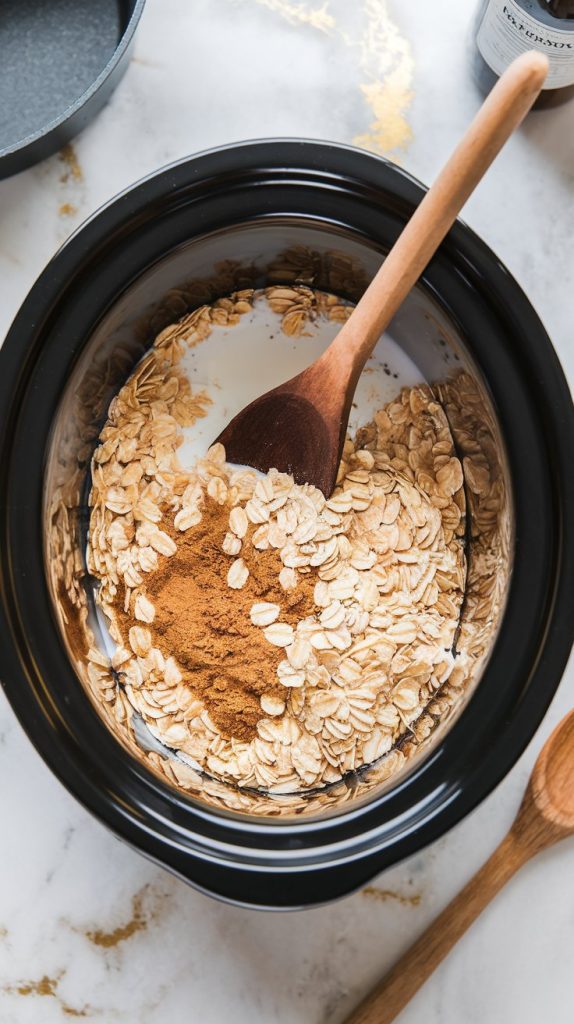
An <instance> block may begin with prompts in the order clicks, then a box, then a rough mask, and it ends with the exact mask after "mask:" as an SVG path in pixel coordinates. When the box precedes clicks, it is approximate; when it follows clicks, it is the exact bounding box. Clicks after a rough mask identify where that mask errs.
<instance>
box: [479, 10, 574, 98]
mask: <svg viewBox="0 0 574 1024" xmlns="http://www.w3.org/2000/svg"><path fill="white" fill-rule="evenodd" d="M476 44H477V46H478V49H479V51H480V53H481V54H482V56H483V57H484V60H485V61H486V63H487V64H488V65H489V66H490V67H491V68H492V70H493V71H494V73H495V74H496V75H501V74H502V72H503V71H504V70H505V68H507V67H508V65H509V64H510V63H511V61H513V60H514V58H515V57H519V56H520V54H521V53H525V52H526V51H527V50H538V51H539V52H540V53H545V54H546V56H547V57H548V61H549V64H550V68H549V71H548V77H547V79H546V82H545V83H544V88H545V89H562V88H563V87H564V86H567V85H574V31H573V30H572V28H570V29H562V28H550V26H548V25H545V24H543V23H542V22H540V21H538V20H537V19H536V18H533V17H532V16H531V15H530V14H527V13H526V11H523V10H522V8H521V7H519V5H518V4H517V3H516V0H489V3H488V6H487V8H486V12H485V15H484V18H483V19H482V23H481V26H480V28H479V30H478V34H477V37H476Z"/></svg>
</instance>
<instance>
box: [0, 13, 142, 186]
mask: <svg viewBox="0 0 574 1024" xmlns="http://www.w3.org/2000/svg"><path fill="white" fill-rule="evenodd" d="M144 3H145V0H127V2H123V0H98V3H97V4H94V3H93V0H52V2H50V3H45V0H17V2H13V3H9V4H7V5H5V6H4V7H3V11H2V16H1V17H0V52H1V53H2V60H1V61H0V96H1V97H2V104H1V106H0V178H6V177H8V176H9V175H11V174H16V173H17V172H18V171H22V170H24V168H26V167H30V166H31V165H32V164H35V163H37V162H38V161H39V160H43V159H44V158H45V157H47V156H50V155H51V154H52V153H55V152H57V150H59V149H61V148H62V147H63V146H64V145H65V144H66V143H67V142H69V141H70V139H72V138H73V137H74V136H75V135H77V134H78V132H79V131H81V130H82V128H85V126H86V125H87V124H88V123H89V122H90V121H91V120H92V118H93V117H94V116H95V114H97V113H98V112H99V111H100V110H101V108H102V107H103V106H104V104H105V103H106V102H107V100H108V99H109V98H110V96H111V94H112V92H113V90H114V89H115V87H116V85H117V84H118V82H119V80H120V78H121V77H122V75H123V73H124V72H125V70H126V69H127V66H128V64H129V60H130V54H131V46H132V43H133V36H134V32H135V29H136V26H137V24H138V21H139V19H140V16H141V12H142V10H143V6H144Z"/></svg>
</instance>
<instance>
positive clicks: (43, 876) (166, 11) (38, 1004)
mask: <svg viewBox="0 0 574 1024" xmlns="http://www.w3.org/2000/svg"><path fill="white" fill-rule="evenodd" d="M473 8H474V4H473V2H472V0H464V2H461V3H457V4H455V3H452V0H434V2H433V3H432V4H431V3H423V2H422V0H402V2H399V0H394V2H393V0H388V3H386V2H385V0H357V2H356V3H350V2H349V0H194V3H189V0H148V4H147V8H146V10H145V12H144V16H143V19H142V23H141V27H140V31H139V33H138V36H137V43H136V49H135V56H134V58H133V61H132V64H131V66H130V68H129V70H128V73H127V76H126V78H125V79H124V80H123V81H122V83H121V84H120V86H119V88H118V90H117V92H116V94H115V95H114V97H113V99H112V101H111V102H110V104H109V106H108V107H107V108H106V109H105V110H104V111H103V113H102V114H101V115H100V116H99V117H98V118H97V120H96V121H95V122H94V123H93V124H92V125H91V126H90V127H89V128H88V129H87V130H86V131H85V132H84V133H83V135H82V136H81V137H80V138H78V139H77V140H76V141H75V142H74V144H73V148H71V149H68V150H66V151H65V153H63V154H60V155H59V156H55V157H53V158H52V159H50V160H47V161H45V162H44V163H42V164H41V165H39V166H37V167H36V168H33V169H31V170H29V171H27V172H26V173H24V174H21V175H19V176H17V177H15V178H12V179H10V180H7V181H3V182H0V336H3V335H4V333H5V330H6V329H7V327H8V325H9V323H10V321H11V319H12V318H13V316H14V314H15V313H16V310H17V309H18V306H19V304H20V302H21V301H22V299H23V298H24V296H25V294H26V292H27V291H28V289H29V288H30V286H31V284H32V282H33V281H34V279H35V278H36V276H37V275H38V274H39V273H40V271H41V270H42V268H43V266H44V265H45V263H46V261H47V260H48V259H49V257H50V256H51V255H52V254H53V252H54V251H55V250H56V249H57V247H58V246H59V245H60V244H61V243H62V242H63V241H64V240H65V239H66V238H67V236H68V235H69V234H70V233H71V232H72V231H73V230H74V229H75V228H76V227H77V226H78V225H79V224H80V223H81V222H82V221H83V220H84V219H85V218H86V217H88V216H89V215H90V214H91V213H92V212H93V211H94V210H96V209H97V207H98V206H100V205H101V204H102V203H104V202H105V201H107V200H108V199H109V198H111V197H112V196H113V195H114V194H115V193H117V192H118V191H120V190H121V189H123V188H125V187H126V186H128V185H129V184H131V182H133V181H135V180H136V179H138V178H140V177H142V176H143V175H145V174H148V173H150V172H152V171H154V170H155V169H157V168H158V167H160V166H161V165H162V164H165V163H167V162H169V161H171V160H174V159H177V158H179V157H183V156H185V155H187V154H189V153H192V152H194V151H197V150H201V149H204V148H206V147H210V146H214V145H219V144H223V143H227V142H230V141H234V140H240V139H245V138H253V137H260V136H270V135H275V136H277V135H297V136H307V137H316V138H327V139H334V140H338V141H342V142H353V141H354V142H355V143H357V144H358V145H361V146H364V147H365V148H370V149H373V150H374V151H376V152H379V153H384V154H386V155H388V156H389V157H390V158H391V159H393V160H396V161H398V162H400V163H401V164H402V165H403V166H404V167H406V168H407V169H408V170H409V171H411V172H412V173H414V174H415V175H417V176H418V177H420V178H421V179H423V180H424V181H430V180H431V179H432V177H433V175H434V174H435V173H436V171H437V170H438V168H439V166H440V164H441V162H442V161H443V160H444V158H445V156H446V155H447V153H448V152H449V149H450V147H451V146H452V144H453V143H454V141H455V139H456V138H457V136H458V134H459V133H460V132H461V130H462V129H463V127H464V126H465V125H466V123H467V122H468V120H469V118H470V117H471V115H472V113H473V111H474V110H475V109H476V107H477V104H478V97H477V93H476V91H475V88H474V86H473V84H472V82H471V79H470V71H469V65H468V60H467V55H466V48H467V34H468V24H469V20H470V18H471V17H472V13H473ZM573 200H574V103H571V104H570V105H569V106H566V107H564V108H562V109H558V110H555V111H549V112H545V113H542V114H534V115H531V116H530V118H529V119H528V121H527V123H526V125H525V126H524V127H523V129H522V130H521V131H520V133H519V134H518V135H517V136H516V137H515V138H514V139H513V140H512V141H511V143H510V144H509V145H508V147H507V149H506V150H505V151H504V153H503V154H502V155H501V157H500V158H499V160H498V161H497V163H496V166H495V168H494V169H493V170H492V172H491V174H490V175H489V177H488V179H487V180H486V181H485V182H484V183H483V185H481V187H480V188H479V190H478V192H477V194H476V195H475V196H474V197H473V198H472V200H471V201H470V202H469V203H468V207H467V209H466V210H465V219H466V220H467V221H468V222H469V223H470V224H471V225H472V227H473V228H474V229H475V230H477V231H478V232H479V233H480V234H481V235H482V236H483V238H485V240H486V241H487V242H488V243H489V244H490V245H491V246H492V247H493V249H494V250H495V251H496V252H497V253H498V254H499V256H500V257H501V258H502V260H503V261H504V262H505V263H506V264H507V266H508V267H509V269H510V270H511V271H512V272H513V273H514V274H515V275H516V277H517V278H518V280H519V281H520V283H521V284H522V286H523V287H524V289H525V290H526V292H527V294H528V295H529V296H530V298H531V299H532V301H533V303H534V305H535V307H536V308H537V310H538V311H539V313H540V315H541V317H542V319H543V320H544V322H545V324H546V326H547V328H548V331H549V333H550V335H551V337H552V338H553V341H554V344H555V346H556V348H557V350H558V353H559V355H560V358H561V360H562V362H563V365H564V367H565V369H566V371H567V373H568V374H569V376H570V380H574V343H573V340H572V326H571V323H572V294H573V293H574V258H573V242H572V239H573V238H574V201H573ZM573 681H574V665H573V664H572V662H571V663H570V666H569V669H568V671H567V673H566V676H565V678H564V681H563V683H562V685H561V688H560V690H559V692H558V695H557V697H556V699H555V700H554V703H553V705H552V707H551V710H550V712H549V714H548V716H547V718H546V719H545V721H544V724H543V726H542V728H541V729H540V731H539V733H538V735H537V736H536V738H535V740H534V741H533V743H532V744H531V746H530V748H529V749H528V751H527V752H526V753H525V754H524V756H523V757H522V758H521V760H520V761H519V763H518V764H517V765H516V767H515V768H514V770H513V771H512V772H511V774H510V775H509V776H508V778H507V779H506V780H505V782H504V783H503V784H502V785H501V786H500V787H499V788H498V790H497V791H496V792H495V793H493V794H492V795H491V796H490V797H489V798H488V799H487V800H486V801H485V802H484V803H483V804H482V806H481V807H480V808H479V809H478V810H477V811H475V812H474V813H473V814H472V815H471V816H470V817H468V818H467V819H466V820H465V821H464V822H462V823H461V824H460V825H459V826H458V827H457V828H455V829H454V830H453V831H452V832H451V833H450V834H449V835H447V836H445V837H444V838H443V839H441V840H440V841H439V842H437V843H435V844H434V846H432V847H430V848H429V849H427V850H425V851H424V852H423V853H422V854H420V855H418V856H416V857H414V858H413V859H411V860H409V861H407V862H406V863H403V864H402V865H400V866H399V867H396V868H395V869H394V870H392V871H389V872H387V873H386V874H385V875H384V876H382V877H380V878H378V879H375V881H374V882H373V885H372V886H371V887H370V888H369V889H367V890H365V891H364V892H362V893H358V894H356V895H354V896H352V897H350V898H348V899H345V900H343V901H342V902H340V903H338V904H336V905H333V906H328V907H325V908H322V909H318V910H312V911H306V912H303V913H295V914H290V915H277V914H275V915H273V914H268V913H263V914H262V913H256V912H251V911H247V910H240V909H236V908H233V907H228V906H224V905H221V904H219V903H217V902H215V901H214V900H210V899H208V898H206V897H205V896H202V895H200V894H199V893H196V892H194V891H193V890H192V889H191V888H188V887H186V886H185V885H184V884H182V883H181V882H179V881H177V880H175V879H173V878H171V877H170V876H168V875H167V874H166V873H164V872H163V871H162V870H160V869H159V868H156V867H154V866H152V865H150V864H149V863H147V862H146V861H145V860H144V859H143V858H142V857H140V856H138V855H137V854H136V853H134V852H132V851H131V850H129V849H128V848H127V847H125V846H123V845H122V844H121V843H120V842H118V841H117V840H116V839H115V838H114V837H113V836H111V835H110V834H108V833H107V832H106V831H105V829H104V828H103V827H102V826H101V825H99V824H98V823H97V822H96V821H94V820H93V819H92V818H91V817H90V816H89V815H88V814H87V813H86V812H85V811H84V810H83V809H82V808H81V807H79V806H78V805H77V804H76V803H75V801H74V800H73V799H72V797H70V796H69V795H68V794H67V793H66V792H65V791H64V789H63V788H62V787H61V786H60V785H59V783H58V782H56V780H55V779H54V778H53V777H52V776H51V774H50V772H49V771H48V770H47V768H46V767H45V766H44V764H43V763H42V762H41V760H40V758H39V757H38V755H37V754H36V753H35V751H34V750H33V748H32V746H31V745H30V743H29V742H28V740H27V739H26V737H25V736H24V734H23V733H22V730H21V729H20V726H19V725H18V723H17V721H16V719H15V717H14V715H13V713H12V712H11V710H10V708H9V707H8V705H7V703H6V701H5V699H4V697H3V695H0V780H1V782H0V817H1V820H2V828H1V830H0V869H1V870H0V1021H1V1022H2V1024H63V1022H65V1021H69V1020H70V1019H72V1018H73V1017H80V1018H83V1019H86V1020H92V1019H93V1020H94V1021H102V1022H104V1024H108V1022H110V1024H113V1022H116V1021H117V1022H122V1024H164V1022H167V1021H170V1020H177V1019H182V1017H183V1019H185V1020H189V1021H201V1022H202V1024H223V1022H224V1021H227V1020H229V1019H233V1020H234V1021H235V1022H236V1024H331V1022H332V1024H336V1022H337V1021H338V1020H342V1018H343V1017H344V1015H345V1011H348V1010H350V1008H351V1007H352V1006H353V1005H354V1003H355V1002H356V1001H357V999H358V998H359V997H360V996H361V995H362V994H363V993H364V991H365V990H366V989H367V988H368V987H369V986H370V985H371V984H372V983H373V982H374V980H375V979H376V978H377V977H378V976H379V975H380V974H381V973H382V972H383V971H384V970H385V969H386V968H387V967H388V966H389V965H390V964H391V963H392V962H393V961H394V960H395V958H396V957H397V955H398V954H400V953H401V952H402V951H403V950H404V949H405V948H406V947H407V946H408V944H409V943H410V942H412V941H413V940H414V939H415V938H416V937H417V936H418V935H419V933H420V932H421V930H422V929H423V928H424V927H425V926H426V925H427V924H428V923H429V922H430V921H431V919H432V918H433V916H434V915H435V914H436V913H437V912H438V911H439V910H440V909H441V908H442V907H443V906H444V905H445V904H446V902H447V901H448V900H449V899H450V897H451V896H453V895H454V893H455V892H456V891H457V889H458V888H459V887H460V886H461V885H462V884H463V883H464V882H465V881H466V880H467V879H468V878H469V877H470V875H471V874H472V873H473V872H474V871H475V870H476V868H477V867H478V866H479V865H480V863H481V862H482V861H483V859H485V858H486V857H487V855H488V854H489V853H490V852H491V850H492V849H493V848H494V846H495V845H496V843H497V842H498V841H499V839H500V838H501V837H502V835H503V834H504V832H505V830H506V829H507V827H508V825H509V824H510V822H511V819H512V817H513V814H514V812H515V809H516V807H517V804H518V802H519V799H520V796H521V792H522V790H523V787H524V785H525V782H526V779H527V776H528V773H529V770H530V767H531V765H532V763H533V761H534V758H535V756H536V754H537V752H538V750H539V749H540V746H541V744H542V741H543V740H544V739H545V737H546V736H547V734H548V733H549V732H550V729H551V728H552V726H553V725H554V724H555V723H556V722H557V721H558V720H559V718H560V717H561V716H562V715H563V714H564V713H565V712H566V711H567V710H568V709H569V708H570V707H571V705H572V703H573V695H572V692H571V691H572V682H573ZM573 869H574V843H570V844H567V843H564V844H563V846H562V847H557V848H555V849H554V850H552V851H550V852H548V853H547V854H544V855H543V856H540V857H539V858H538V860H537V861H536V862H534V863H532V864H530V865H529V866H528V867H526V868H525V869H524V870H523V872H522V874H521V875H520V876H519V877H517V878H516V879H515V880H514V881H513V882H512V883H510V884H509V885H508V887H507V889H506V890H505V891H504V892H503V893H502V894H501V895H500V896H499V898H498V899H497V901H496V902H495V903H494V904H493V905H492V906H491V907H490V908H489V909H488V911H487V912H486V913H485V914H484V915H483V917H482V918H481V920H479V921H478V923H477V924H476V925H475V927H473V929H472V931H471V932H470V933H469V934H468V935H467V936H466V937H465V938H464V939H463V940H462V941H461V942H460V943H459V945H458V947H457V948H456V949H455V951H454V952H453V953H452V955H451V956H450V957H449V959H448V961H447V962H446V963H445V964H444V965H443V966H442V968H441V969H440V970H439V971H437V973H436V974H435V975H434V977H433V978H432V979H431V980H430V982H429V983H428V984H427V985H426V987H425V988H424V990H423V991H422V992H420V993H419V995H418V996H417V997H416V998H415V1000H414V1001H413V1002H412V1004H411V1005H410V1006H409V1007H408V1009H407V1010H406V1011H405V1013H404V1015H403V1017H401V1020H402V1021H404V1024H433V1022H437V1024H438V1022H441V1024H474V1022H485V1021H488V1024H503V1022H504V1024H508V1022H513V1024H514V1022H520V1024H535V1022H538V1021H539V1020H552V1021H553V1022H554V1024H566V1022H571V1021H572V1019H573V1017H574V994H573V991H572V949H573V947H574V883H573V877H574V871H573Z"/></svg>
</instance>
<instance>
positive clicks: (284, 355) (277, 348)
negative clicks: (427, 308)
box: [178, 300, 423, 469]
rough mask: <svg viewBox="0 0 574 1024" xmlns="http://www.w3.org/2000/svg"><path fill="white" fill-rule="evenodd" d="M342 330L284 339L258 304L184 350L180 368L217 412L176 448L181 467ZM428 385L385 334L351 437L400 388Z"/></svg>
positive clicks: (358, 401) (330, 327) (321, 327)
mask: <svg viewBox="0 0 574 1024" xmlns="http://www.w3.org/2000/svg"><path fill="white" fill-rule="evenodd" d="M340 329H341V324H340V323H334V322H332V321H330V320H327V319H326V318H325V317H321V318H319V319H317V320H315V321H313V322H310V323H308V324H306V326H305V332H306V333H305V335H304V336H302V337H299V338H289V337H287V335H285V334H284V333H283V332H282V331H281V316H280V314H278V313H273V311H272V310H271V309H270V308H269V306H268V305H267V303H266V302H265V301H264V300H259V302H256V304H255V307H254V309H253V310H251V312H249V313H244V314H242V316H241V319H240V321H239V323H238V324H236V325H235V326H234V327H217V326H214V327H213V328H212V330H211V334H210V335H209V337H207V338H206V339H205V340H204V341H201V342H199V344H197V345H196V346H195V347H194V348H192V349H185V352H184V355H183V359H182V360H181V362H180V363H178V368H179V369H181V370H182V371H183V372H184V373H186V374H187V376H188V378H189V381H190V384H191V388H192V391H193V392H196V391H200V390H202V389H205V390H206V391H207V393H208V394H209V396H210V398H211V399H212V401H213V405H211V406H209V407H208V412H207V416H206V417H205V418H204V419H200V420H197V422H196V423H194V425H193V426H192V427H186V428H185V429H184V435H185V440H184V443H183V444H182V445H181V447H180V448H178V457H179V459H180V462H181V463H182V466H184V468H185V469H191V467H192V466H193V464H194V462H195V461H196V459H197V458H198V457H200V456H202V455H204V454H205V452H206V451H207V449H208V448H209V446H210V444H212V442H213V441H214V440H215V438H216V437H217V436H218V435H219V434H220V433H221V431H222V430H223V429H224V427H225V426H227V424H228V423H229V421H230V420H231V419H232V418H233V416H235V415H236V414H237V413H238V412H240V411H241V409H243V408H244V406H246V405H248V404H249V402H252V401H253V399H255V398H257V397H258V396H259V395H262V394H264V393H265V392H266V391H269V389H270V388H273V387H276V386H277V385H278V384H282V383H283V381H286V380H289V378H290V377H293V376H295V374H297V373H299V372H300V371H301V370H303V369H305V367H306V366H309V364H310V363H312V362H313V360H314V359H316V358H317V356H319V355H320V354H321V353H322V352H323V351H324V350H325V349H326V348H327V345H328V344H329V343H330V342H331V341H332V340H333V338H334V337H335V335H336V334H337V333H338V331H339V330H340ZM422 382H423V377H422V376H421V373H420V370H419V369H418V368H417V366H416V365H415V363H413V362H412V360H410V359H409V357H408V356H406V355H405V353H404V352H403V351H402V349H400V348H399V346H398V345H397V344H396V343H395V342H394V341H393V340H392V338H390V337H389V335H388V334H384V335H383V336H382V338H380V339H379V341H378V342H377V345H376V348H375V351H374V352H373V355H372V356H371V358H370V359H369V361H368V363H367V366H366V367H365V370H364V372H363V374H362V376H361V378H360V380H359V384H358V386H357V390H356V393H355V399H354V402H353V408H352V409H351V417H350V420H349V430H350V432H351V433H352V434H353V433H354V432H355V431H356V429H357V428H358V427H361V426H364V425H365V424H366V423H368V422H369V420H371V419H372V418H373V415H374V413H375V412H376V411H377V409H380V408H381V406H382V405H385V404H386V403H387V402H389V401H391V400H392V399H393V398H395V397H396V395H398V393H399V391H400V390H401V388H403V387H412V386H413V385H414V384H420V383H422Z"/></svg>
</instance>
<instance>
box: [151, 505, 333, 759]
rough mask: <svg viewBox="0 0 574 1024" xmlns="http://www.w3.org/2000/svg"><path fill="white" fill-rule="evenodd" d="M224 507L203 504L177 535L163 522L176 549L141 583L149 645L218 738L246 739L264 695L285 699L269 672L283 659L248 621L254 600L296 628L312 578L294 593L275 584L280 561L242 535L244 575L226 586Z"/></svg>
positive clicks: (309, 598)
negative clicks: (238, 583)
mask: <svg viewBox="0 0 574 1024" xmlns="http://www.w3.org/2000/svg"><path fill="white" fill-rule="evenodd" d="M228 521H229V508H228V507H227V506H220V505H217V504H216V503H215V502H213V501H211V500H209V501H208V502H207V504H206V505H205V507H204V509H203V517H202V520H201V522H200V523H199V524H198V525H197V526H195V527H192V528H191V529H189V530H187V531H185V532H184V533H178V532H177V531H175V530H174V528H173V527H172V526H171V522H169V521H168V520H167V517H166V521H164V523H163V524H162V529H163V530H165V531H166V532H169V533H170V534H171V536H172V537H173V538H174V539H175V540H176V541H177V545H178V549H177V552H176V553H175V554H174V555H172V556H171V557H170V558H164V559H162V563H163V564H162V565H161V566H160V568H159V569H158V570H157V571H156V572H154V573H150V574H149V576H148V577H147V579H146V583H147V593H148V595H149V598H150V600H151V601H152V602H153V604H154V607H155V617H154V621H153V625H152V626H151V630H152V634H153V643H154V644H155V645H156V646H157V647H159V649H160V650H161V651H162V654H164V655H165V656H168V655H170V654H173V655H174V656H175V658H176V659H177V661H178V664H179V666H180V668H181V669H182V671H183V672H184V673H185V675H184V678H185V681H186V682H187V683H188V685H189V686H191V688H192V689H193V691H194V693H196V694H197V696H198V697H199V698H200V699H201V700H202V701H203V702H204V703H205V706H206V708H207V709H208V711H209V714H210V716H211V718H212V719H213V721H214V723H215V724H216V725H217V727H218V729H219V730H220V731H221V732H222V734H224V735H225V736H228V737H231V736H234V737H236V738H237V739H241V740H250V739H252V738H253V737H254V735H255V727H256V725H257V722H258V721H259V719H260V718H262V717H264V713H263V711H262V710H261V705H260V697H261V695H262V694H263V693H265V694H273V695H275V696H278V697H280V698H282V699H285V694H286V691H285V688H284V687H283V686H282V685H281V684H280V683H279V682H278V680H277V675H276V669H277V665H278V664H279V662H280V661H281V660H282V658H283V657H284V656H285V655H284V652H283V651H282V650H279V649H278V648H276V647H273V646H272V645H271V644H270V643H269V641H268V640H266V639H265V637H264V635H263V633H262V631H261V629H259V628H258V627H257V626H254V625H253V624H252V622H251V620H250V618H249V612H250V609H251V606H252V605H253V604H254V602H256V601H269V602H274V603H276V604H278V605H279V606H280V608H281V614H280V619H281V621H282V622H288V623H291V624H295V623H297V622H298V621H299V620H300V619H302V618H305V616H306V615H309V614H310V613H311V612H312V610H313V585H314V579H313V578H312V577H311V576H309V577H305V576H303V577H302V578H301V580H300V582H299V585H298V586H297V588H296V589H295V590H292V591H287V592H286V591H284V590H283V589H282V588H281V585H280V583H279V579H278V576H279V572H280V570H281V568H282V563H281V560H280V558H279V555H278V554H277V552H276V551H275V550H274V549H269V550H267V551H258V550H257V549H256V548H254V547H253V546H252V545H251V544H250V543H249V542H248V540H249V538H246V540H245V542H244V545H243V551H242V555H243V558H244V560H245V563H246V565H247V567H248V568H249V577H248V580H247V582H246V584H245V586H244V587H243V588H242V589H241V590H232V589H230V588H229V586H228V585H227V572H228V569H229V566H230V564H231V559H230V557H229V556H228V555H226V554H225V553H224V552H223V551H222V549H221V544H222V541H223V538H224V536H225V534H226V532H227V530H228V528H229V526H228Z"/></svg>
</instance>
